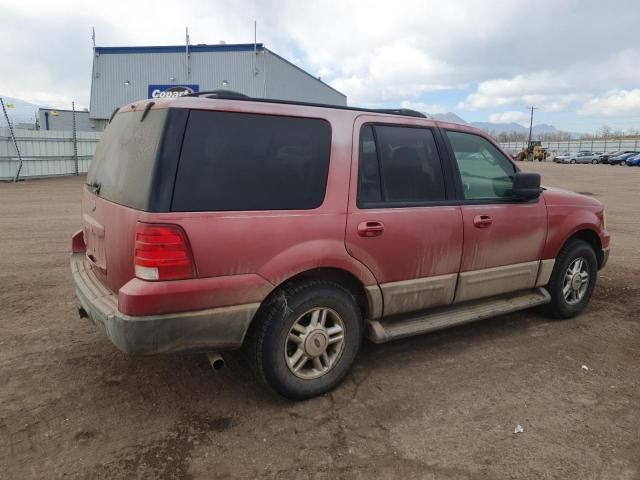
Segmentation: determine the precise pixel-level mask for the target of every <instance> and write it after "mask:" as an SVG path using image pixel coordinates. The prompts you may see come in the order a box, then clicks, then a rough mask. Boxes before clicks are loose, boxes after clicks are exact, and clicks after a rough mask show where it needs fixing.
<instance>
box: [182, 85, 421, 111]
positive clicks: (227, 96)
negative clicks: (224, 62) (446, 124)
mask: <svg viewBox="0 0 640 480" xmlns="http://www.w3.org/2000/svg"><path fill="white" fill-rule="evenodd" d="M184 97H205V98H210V99H214V100H215V99H218V100H244V101H250V102H261V103H278V104H285V105H301V106H305V107H321V108H335V109H337V110H355V111H357V112H368V113H386V114H387V115H402V116H405V117H417V118H428V117H427V116H426V115H425V114H424V113H422V112H418V111H417V110H411V109H409V108H379V109H374V108H358V107H347V106H342V105H329V104H325V103H312V102H297V101H294V100H275V99H271V98H253V97H249V96H248V95H245V94H244V93H240V92H235V91H233V90H209V91H204V92H194V93H188V94H187V95H182V96H181V97H180V98H184Z"/></svg>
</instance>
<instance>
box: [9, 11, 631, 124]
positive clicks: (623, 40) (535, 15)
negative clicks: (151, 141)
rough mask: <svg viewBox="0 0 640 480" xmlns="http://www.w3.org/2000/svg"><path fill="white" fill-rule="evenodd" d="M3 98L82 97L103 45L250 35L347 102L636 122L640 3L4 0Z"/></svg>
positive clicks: (547, 119)
mask: <svg viewBox="0 0 640 480" xmlns="http://www.w3.org/2000/svg"><path fill="white" fill-rule="evenodd" d="M0 9H1V11H2V22H1V23H0V33H1V35H0V37H1V38H2V42H0V59H1V61H2V70H1V72H2V74H1V75H0V94H2V95H6V96H9V97H14V98H21V99H24V100H27V101H30V102H33V103H37V104H44V105H49V106H54V107H59V108H62V107H68V106H69V105H70V103H71V101H72V100H74V101H76V102H77V103H78V104H80V105H81V106H88V103H89V89H90V83H91V65H92V49H91V48H92V43H91V28H92V27H94V26H95V29H96V43H97V45H99V46H128V45H179V44H183V43H184V41H185V26H188V27H189V32H190V37H191V43H193V44H196V43H218V42H220V41H225V42H226V43H248V42H252V41H253V21H254V20H256V21H257V25H258V28H257V31H258V36H257V39H258V42H261V43H264V44H265V46H266V47H267V48H269V49H271V50H273V51H274V52H276V53H278V54H280V55H282V56H284V57H285V58H287V59H288V60H290V61H292V62H294V63H296V64H297V65H299V66H301V67H302V68H304V69H305V70H307V71H308V72H309V73H311V74H313V75H316V76H320V77H321V78H322V80H323V81H325V82H327V83H329V84H330V85H332V86H333V87H335V88H336V89H338V90H340V91H341V92H343V93H345V94H346V95H347V98H348V102H349V104H350V105H354V106H369V107H389V106H398V105H402V106H404V107H407V108H415V109H418V110H421V111H427V112H429V113H442V112H449V111H451V112H455V113H456V114H458V115H460V116H461V117H462V118H464V119H465V120H467V121H492V122H500V123H508V122H517V123H521V124H528V121H529V119H528V112H527V110H526V107H527V106H528V105H531V104H534V105H536V106H537V107H538V110H536V112H535V115H536V119H535V123H549V124H553V125H555V126H556V127H557V128H560V129H562V130H566V131H573V132H592V131H594V130H596V129H597V128H599V127H600V126H602V125H604V124H606V125H608V126H610V127H611V128H612V129H614V130H615V129H629V128H640V41H639V40H638V25H640V2H638V1H637V0H628V1H626V0H621V1H610V2H602V1H590V0H587V1H578V0H562V1H560V0H553V1H551V0H536V1H527V2H524V1H518V0H510V1H490V0H487V1H482V2H479V1H471V0H468V1H456V0H447V1H440V2H434V1H429V2H427V1H424V0H423V1H401V0H397V1H395V2H389V1H384V2H382V1H374V0H368V1H348V0H331V1H313V2H312V1H303V0H283V1H271V0H262V1H258V0H255V1H241V0H238V1H229V0H227V1H218V0H208V1H191V2H189V1H182V2H176V1H175V0H174V1H165V0H156V1H149V2H146V1H145V2H136V1H133V0H129V1H120V0H110V1H106V2H80V1H68V0H58V1H56V2H50V1H35V0H34V1H28V0H26V1H22V2H15V1H14V0H11V1H7V0H0Z"/></svg>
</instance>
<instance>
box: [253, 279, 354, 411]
mask: <svg viewBox="0 0 640 480" xmlns="http://www.w3.org/2000/svg"><path fill="white" fill-rule="evenodd" d="M315 312H318V314H317V315H316V313H315ZM322 312H326V313H322ZM314 319H315V321H314ZM321 322H323V323H324V327H322V326H321V325H320V323H321ZM312 323H313V324H312ZM294 325H297V326H296V327H295V328H296V329H294ZM314 325H315V328H311V327H313V326H314ZM337 327H340V328H342V342H341V343H340V342H339V341H338V340H335V339H336V338H338V337H340V332H339V331H338V330H339V328H337ZM301 329H306V332H304V333H303V332H301V331H300V330H301ZM332 331H333V333H331V332H332ZM363 333H364V329H363V322H362V314H361V312H360V308H359V307H358V304H357V302H356V300H355V298H354V297H353V295H352V294H351V293H350V292H349V291H348V290H346V289H345V288H343V287H341V286H340V285H338V284H335V283H332V282H326V281H307V282H301V283H297V284H293V285H291V286H289V287H286V288H283V289H282V290H281V291H280V292H279V295H276V297H275V299H274V301H272V302H271V304H269V305H267V306H266V307H265V308H264V309H263V310H262V311H261V312H259V314H258V317H257V318H256V319H255V320H254V324H253V325H252V327H251V330H250V332H249V335H248V338H247V341H246V350H247V354H248V356H249V361H250V363H251V364H252V367H253V369H254V372H255V373H256V376H257V377H258V378H259V379H260V380H261V381H262V382H263V383H265V384H266V385H267V386H268V387H270V388H271V389H272V390H273V391H275V392H276V393H278V394H279V395H282V396H283V397H286V398H288V399H291V400H305V399H307V398H311V397H315V396H317V395H321V394H323V393H326V392H329V391H331V390H333V389H334V388H335V387H336V386H337V385H339V384H340V382H342V380H343V379H344V377H345V376H346V375H347V374H348V373H349V370H350V369H351V366H352V365H353V362H354V361H355V359H356V357H357V355H358V352H359V351H360V346H361V345H362V337H363ZM293 337H296V339H297V340H296V341H295V342H294V341H292V338H293ZM331 340H334V343H331ZM325 346H326V348H324V349H323V347H325ZM299 351H301V352H302V353H301V354H300V356H298V358H297V359H296V356H297V355H298V352H299ZM322 352H324V354H323V353H322ZM307 357H308V358H307ZM305 358H307V360H305ZM317 362H320V366H321V367H322V368H323V369H326V371H324V372H322V371H321V370H319V369H318V367H317V365H318V364H317ZM290 364H291V366H290ZM296 368H297V371H294V370H296Z"/></svg>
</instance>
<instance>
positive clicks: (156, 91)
mask: <svg viewBox="0 0 640 480" xmlns="http://www.w3.org/2000/svg"><path fill="white" fill-rule="evenodd" d="M199 91H200V85H149V90H148V98H177V97H181V96H182V95H187V94H189V93H195V92H199Z"/></svg>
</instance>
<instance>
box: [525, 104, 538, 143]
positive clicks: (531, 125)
mask: <svg viewBox="0 0 640 480" xmlns="http://www.w3.org/2000/svg"><path fill="white" fill-rule="evenodd" d="M537 109H538V107H536V106H535V105H531V106H529V107H527V110H531V120H529V141H528V142H527V148H529V144H530V143H531V133H532V132H533V111H534V110H537Z"/></svg>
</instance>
